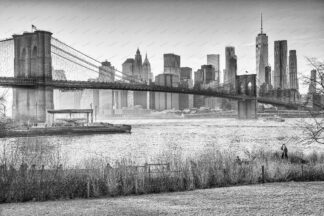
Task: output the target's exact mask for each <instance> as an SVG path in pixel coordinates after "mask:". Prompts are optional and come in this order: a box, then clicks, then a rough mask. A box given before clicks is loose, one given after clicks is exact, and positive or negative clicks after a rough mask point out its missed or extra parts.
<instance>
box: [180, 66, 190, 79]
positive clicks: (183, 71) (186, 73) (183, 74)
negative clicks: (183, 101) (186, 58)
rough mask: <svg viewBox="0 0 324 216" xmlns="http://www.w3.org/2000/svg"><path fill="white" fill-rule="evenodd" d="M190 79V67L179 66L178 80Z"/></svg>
mask: <svg viewBox="0 0 324 216" xmlns="http://www.w3.org/2000/svg"><path fill="white" fill-rule="evenodd" d="M188 79H192V68H190V67H182V68H180V81H183V80H188Z"/></svg>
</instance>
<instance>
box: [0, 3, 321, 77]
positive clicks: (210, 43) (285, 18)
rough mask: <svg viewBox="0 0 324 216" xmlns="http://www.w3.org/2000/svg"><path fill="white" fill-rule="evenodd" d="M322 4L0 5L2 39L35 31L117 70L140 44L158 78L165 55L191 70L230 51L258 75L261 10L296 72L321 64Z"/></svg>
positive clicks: (271, 36) (242, 66)
mask: <svg viewBox="0 0 324 216" xmlns="http://www.w3.org/2000/svg"><path fill="white" fill-rule="evenodd" d="M323 11H324V1H320V0H296V1H295V0H274V1H269V0H226V1H225V0H224V1H223V0H215V1H212V0H209V1H208V0H178V1H176V0H163V1H162V0H161V1H160V0H118V1H117V0H110V1H109V0H108V1H103V0H101V1H100V0H82V1H81V0H80V1H77V0H74V1H72V0H70V1H69V0H67V1H66V0H65V1H60V0H59V1H54V0H53V1H50V0H47V1H46V0H43V1H4V0H0V26H1V31H0V39H1V38H8V37H10V36H11V35H12V34H14V33H22V32H23V31H30V30H31V24H34V25H35V26H37V28H38V29H41V30H48V31H51V32H53V36H54V37H56V38H58V39H60V40H61V41H64V42H65V43H67V44H70V45H72V46H73V47H75V48H77V49H79V50H81V51H83V52H85V53H87V54H89V55H90V56H93V57H94V58H96V59H98V60H100V61H101V60H106V59H107V60H108V61H110V62H111V63H112V64H113V65H114V66H115V67H117V68H118V69H121V64H122V63H123V61H124V60H125V59H126V58H129V57H133V56H134V55H135V51H136V49H137V47H139V49H140V51H141V53H142V54H143V55H145V53H146V52H147V54H148V57H149V60H150V62H151V66H152V71H153V73H154V74H155V75H157V74H159V73H161V72H162V71H163V53H175V54H178V55H180V56H181V66H189V67H192V68H193V69H194V70H196V69H197V68H199V67H200V66H201V65H202V64H206V55H207V54H212V53H215V54H220V55H221V68H222V69H223V68H224V65H225V58H224V52H225V46H227V45H231V46H235V48H236V53H237V56H238V73H239V74H240V73H244V72H245V71H249V72H251V73H255V67H256V66H255V37H256V35H257V34H258V33H259V31H260V13H261V12H262V13H263V18H264V32H265V33H266V34H267V35H268V36H269V63H270V64H271V65H272V66H273V42H274V41H275V40H288V49H296V50H297V58H298V69H299V72H300V73H306V74H308V73H309V70H310V69H311V68H310V66H308V65H307V62H306V61H305V56H308V57H317V58H320V59H324V13H323Z"/></svg>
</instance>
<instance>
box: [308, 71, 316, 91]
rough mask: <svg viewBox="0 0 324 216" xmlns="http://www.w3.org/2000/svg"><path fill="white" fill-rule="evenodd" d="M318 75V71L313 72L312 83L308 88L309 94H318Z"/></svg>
mask: <svg viewBox="0 0 324 216" xmlns="http://www.w3.org/2000/svg"><path fill="white" fill-rule="evenodd" d="M316 73H317V72H316V70H311V76H310V82H309V87H308V93H309V94H314V93H316Z"/></svg>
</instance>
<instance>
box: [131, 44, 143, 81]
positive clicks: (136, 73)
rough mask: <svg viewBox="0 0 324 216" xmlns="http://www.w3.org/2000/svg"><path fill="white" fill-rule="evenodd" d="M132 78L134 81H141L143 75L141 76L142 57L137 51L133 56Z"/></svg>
mask: <svg viewBox="0 0 324 216" xmlns="http://www.w3.org/2000/svg"><path fill="white" fill-rule="evenodd" d="M133 77H134V78H135V79H136V80H142V79H143V74H142V55H141V53H140V51H139V49H137V50H136V54H135V61H134V69H133Z"/></svg>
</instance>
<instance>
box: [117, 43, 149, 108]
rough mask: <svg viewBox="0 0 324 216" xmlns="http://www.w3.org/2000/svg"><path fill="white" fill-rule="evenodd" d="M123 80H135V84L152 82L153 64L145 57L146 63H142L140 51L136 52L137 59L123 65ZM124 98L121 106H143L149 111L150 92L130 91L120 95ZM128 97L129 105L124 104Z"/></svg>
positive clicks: (130, 59)
mask: <svg viewBox="0 0 324 216" xmlns="http://www.w3.org/2000/svg"><path fill="white" fill-rule="evenodd" d="M122 66H123V78H126V79H133V81H135V82H146V83H149V82H150V81H152V77H153V74H152V71H151V64H150V62H149V60H148V58H147V55H146V56H145V59H144V62H143V63H142V56H141V53H140V51H139V49H137V50H136V54H135V59H132V58H129V59H127V60H126V61H125V62H124V63H123V65H122ZM119 95H120V96H121V97H122V100H120V101H121V106H122V107H126V106H137V105H139V106H141V107H142V108H144V109H148V108H149V107H150V106H149V104H150V96H149V92H141V91H128V92H124V93H120V94H119ZM124 97H127V100H126V101H127V103H124V102H123V101H124V100H123V98H124Z"/></svg>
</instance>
